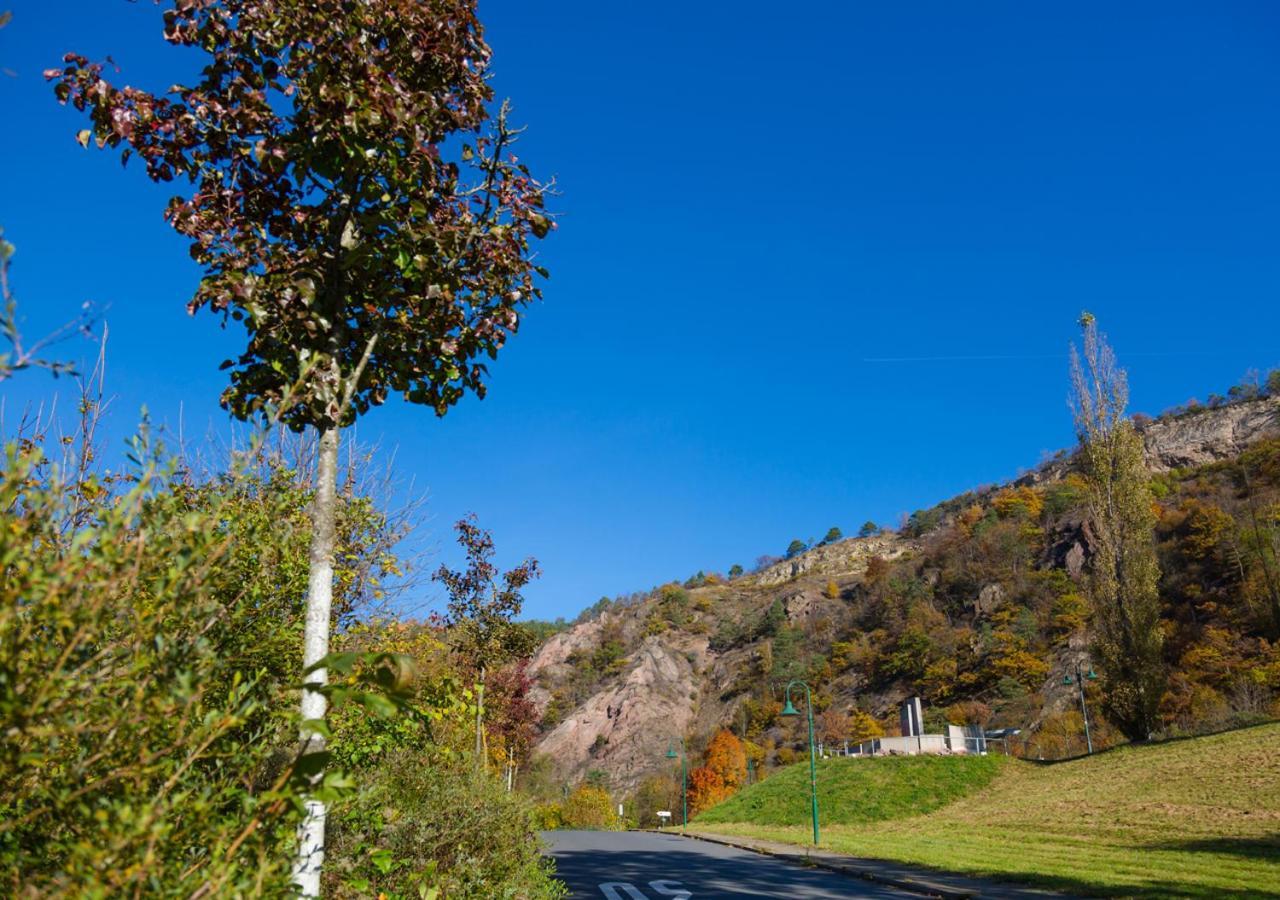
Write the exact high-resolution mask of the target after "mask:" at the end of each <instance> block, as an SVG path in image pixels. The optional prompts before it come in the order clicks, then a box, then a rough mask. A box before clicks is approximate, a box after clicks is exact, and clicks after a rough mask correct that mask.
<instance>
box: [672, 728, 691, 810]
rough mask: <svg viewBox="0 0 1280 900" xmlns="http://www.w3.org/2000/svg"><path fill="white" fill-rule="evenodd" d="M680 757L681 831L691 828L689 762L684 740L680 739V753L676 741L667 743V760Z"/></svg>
mask: <svg viewBox="0 0 1280 900" xmlns="http://www.w3.org/2000/svg"><path fill="white" fill-rule="evenodd" d="M677 756H679V757H680V803H681V805H682V806H683V812H684V819H683V823H684V824H682V825H681V826H680V831H681V832H684V831H685V829H687V828H688V827H689V761H688V759H687V758H686V757H685V755H684V738H681V739H680V752H679V753H676V743H675V741H669V742H668V743H667V759H675V758H676V757H677Z"/></svg>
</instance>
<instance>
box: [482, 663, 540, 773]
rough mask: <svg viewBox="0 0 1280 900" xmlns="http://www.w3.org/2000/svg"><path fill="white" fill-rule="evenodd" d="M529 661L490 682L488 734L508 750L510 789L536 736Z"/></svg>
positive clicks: (503, 670)
mask: <svg viewBox="0 0 1280 900" xmlns="http://www.w3.org/2000/svg"><path fill="white" fill-rule="evenodd" d="M528 664H529V661H528V659H519V660H516V661H515V662H514V663H512V664H510V665H507V666H504V667H503V668H501V669H499V670H497V671H496V672H494V673H493V674H492V675H490V676H489V679H488V682H489V683H488V689H487V700H486V702H487V704H488V709H489V725H488V730H489V731H490V732H492V733H493V735H494V736H495V737H496V738H498V739H499V740H501V742H502V746H503V747H504V748H505V750H506V761H505V764H506V771H507V789H508V790H510V789H511V788H512V787H513V786H514V784H515V778H516V771H517V769H518V768H519V766H520V765H521V764H522V763H524V761H525V759H526V758H527V757H528V755H529V748H530V747H532V746H533V740H534V737H535V736H536V733H537V726H538V718H539V717H538V708H537V707H536V706H535V705H534V703H533V700H532V699H531V698H530V697H529V691H530V689H532V687H533V679H532V678H530V677H529V671H528Z"/></svg>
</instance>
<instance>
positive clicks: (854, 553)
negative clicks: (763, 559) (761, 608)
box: [746, 534, 916, 587]
mask: <svg viewBox="0 0 1280 900" xmlns="http://www.w3.org/2000/svg"><path fill="white" fill-rule="evenodd" d="M915 548H916V542H914V541H911V540H908V539H906V538H903V537H900V536H898V535H896V534H881V535H876V536H875V537H868V538H852V539H849V540H844V541H837V542H836V543H834V544H828V545H826V546H825V547H814V548H813V549H812V550H808V551H806V552H804V553H801V554H800V555H799V556H796V557H795V558H794V559H784V560H783V561H782V562H780V563H775V564H773V565H772V566H770V567H769V568H767V569H765V570H764V571H762V572H758V573H757V574H755V575H750V576H748V577H747V579H746V580H747V581H749V582H754V583H755V584H757V585H759V586H760V587H771V586H773V585H777V584H784V583H785V582H788V581H791V580H793V579H795V578H799V577H800V576H801V575H804V574H806V573H809V572H823V573H825V574H830V575H832V576H839V575H862V574H863V573H864V572H866V571H867V562H868V561H869V560H870V559H871V557H873V556H881V557H884V558H885V559H893V558H894V557H897V556H901V555H902V554H904V553H906V552H907V551H909V550H913V549H915Z"/></svg>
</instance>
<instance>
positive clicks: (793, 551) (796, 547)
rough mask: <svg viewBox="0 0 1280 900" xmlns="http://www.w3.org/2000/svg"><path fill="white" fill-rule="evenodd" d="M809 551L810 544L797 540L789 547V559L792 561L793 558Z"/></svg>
mask: <svg viewBox="0 0 1280 900" xmlns="http://www.w3.org/2000/svg"><path fill="white" fill-rule="evenodd" d="M808 549H809V545H808V544H806V543H805V542H804V541H802V540H800V538H796V539H795V540H794V541H792V542H791V543H790V544H788V545H787V559H791V558H792V557H796V556H799V555H800V554H801V553H803V552H804V551H806V550H808Z"/></svg>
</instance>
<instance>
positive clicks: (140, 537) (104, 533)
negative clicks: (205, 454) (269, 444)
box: [0, 445, 306, 896]
mask: <svg viewBox="0 0 1280 900" xmlns="http://www.w3.org/2000/svg"><path fill="white" fill-rule="evenodd" d="M137 449H138V451H139V452H138V453H137V457H138V458H139V460H140V462H139V463H138V466H139V468H138V470H137V471H136V472H135V473H133V474H132V475H131V476H130V477H128V478H117V479H108V478H99V477H96V476H92V475H81V476H80V477H79V478H78V480H76V481H74V482H73V483H67V482H63V481H61V480H59V478H58V477H57V476H56V473H55V471H54V469H53V468H52V467H51V466H49V465H48V464H47V463H46V462H44V461H43V460H42V457H41V456H40V452H39V450H38V449H36V448H34V447H32V446H30V445H27V446H26V447H24V448H23V449H15V448H13V447H11V448H10V449H9V451H8V456H7V459H6V461H5V464H4V472H3V476H2V477H0V566H2V568H3V581H2V582H0V643H2V644H3V646H4V647H5V652H4V653H3V654H0V758H2V759H3V763H2V764H0V873H2V874H0V879H2V880H3V881H4V882H7V883H9V884H11V885H17V884H22V885H23V886H24V887H25V888H26V889H27V890H29V891H32V892H34V893H37V894H59V893H66V892H75V893H76V894H77V895H80V896H93V895H107V894H116V893H121V894H123V893H130V894H132V893H134V892H141V893H145V894H147V895H149V896H170V895H183V896H186V895H189V894H192V893H194V892H199V891H200V890H201V889H203V890H205V891H206V892H209V893H212V894H214V895H227V894H233V893H255V894H257V893H263V892H277V891H280V890H283V889H285V888H286V886H287V881H288V864H289V855H290V854H289V849H288V847H289V844H290V843H291V842H292V833H293V831H292V829H293V824H294V820H295V815H296V812H295V811H296V801H297V798H298V790H299V789H300V788H301V786H302V783H301V779H300V777H299V776H300V772H299V770H298V769H297V767H296V765H295V763H296V762H297V760H296V759H294V758H293V754H292V749H291V746H290V745H291V743H292V735H293V733H294V728H295V727H296V724H295V722H294V721H293V716H292V711H293V707H294V701H292V700H291V699H290V696H291V692H290V690H289V689H290V688H291V687H292V686H293V685H296V684H297V683H298V682H299V681H300V673H298V672H296V671H291V669H292V668H293V667H294V666H296V658H297V652H296V651H297V646H298V638H297V634H298V614H297V613H298V606H299V601H300V598H301V596H302V593H303V590H304V588H305V581H306V556H305V546H306V534H305V533H302V534H299V533H298V532H297V531H296V523H297V522H298V521H299V520H300V519H301V518H302V517H303V516H305V503H306V496H305V493H304V492H302V491H301V490H298V489H294V490H285V489H282V481H283V480H287V479H276V478H274V477H273V476H268V477H266V478H262V477H256V476H253V475H241V476H234V477H232V476H228V477H225V478H219V479H214V480H212V481H210V482H208V483H205V484H202V485H191V484H186V483H180V482H177V483H175V482H174V481H172V480H171V479H170V478H168V477H166V475H165V472H164V471H163V469H162V467H161V466H159V465H158V464H156V463H154V462H149V461H146V457H147V451H146V449H145V447H141V446H139V447H138V448H137Z"/></svg>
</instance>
